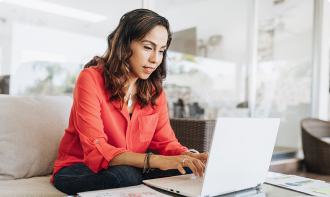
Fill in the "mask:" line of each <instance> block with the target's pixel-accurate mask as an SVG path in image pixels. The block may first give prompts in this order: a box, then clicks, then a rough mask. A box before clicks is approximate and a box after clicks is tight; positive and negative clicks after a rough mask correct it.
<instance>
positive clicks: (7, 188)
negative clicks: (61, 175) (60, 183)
mask: <svg viewBox="0 0 330 197" xmlns="http://www.w3.org/2000/svg"><path fill="white" fill-rule="evenodd" d="M51 177H52V176H51V175H48V176H43V177H32V178H28V179H19V180H0V197H4V196H6V197H22V196H24V197H38V196H39V197H63V196H66V194H64V193H62V192H60V191H59V190H57V189H56V188H55V187H54V186H53V183H51V182H50V181H49V179H50V178H51Z"/></svg>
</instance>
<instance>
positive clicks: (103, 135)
mask: <svg viewBox="0 0 330 197" xmlns="http://www.w3.org/2000/svg"><path fill="white" fill-rule="evenodd" d="M109 98H110V95H109V94H106V93H105V89H104V81H103V78H102V69H101V66H100V67H99V68H98V69H94V67H90V68H86V69H83V70H82V71H81V73H80V75H79V77H78V79H77V82H76V86H75V89H74V93H73V105H72V108H71V113H70V119H69V127H68V128H67V129H65V134H64V136H63V138H62V141H61V144H60V147H59V151H58V158H57V159H56V161H55V164H54V171H53V177H52V178H51V181H53V179H54V174H55V173H56V172H58V171H59V170H60V169H61V168H63V167H65V166H70V165H73V164H75V163H79V162H84V163H85V164H86V165H87V166H88V167H89V168H90V169H91V170H92V171H93V172H95V173H97V172H98V171H100V170H102V169H107V168H108V163H109V162H110V160H111V159H112V158H113V157H114V156H115V155H117V154H120V153H123V152H126V151H131V152H135V153H145V151H146V150H147V148H148V147H150V149H152V150H154V151H156V152H158V153H159V154H161V155H179V154H180V153H181V152H182V151H184V150H187V148H186V147H184V146H182V145H181V144H180V143H179V142H178V140H177V139H176V137H175V134H174V132H173V130H172V128H171V125H170V122H169V117H168V113H167V103H166V97H165V92H164V90H163V92H162V94H161V95H160V97H159V99H158V102H157V106H154V109H153V108H152V107H151V105H150V104H149V105H148V106H146V107H144V108H142V109H141V106H140V105H139V104H138V102H136V104H135V106H134V109H133V115H132V118H131V119H130V116H129V114H128V111H127V108H126V107H123V109H122V110H120V103H117V102H116V101H112V102H111V101H109Z"/></svg>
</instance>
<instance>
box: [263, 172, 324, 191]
mask: <svg viewBox="0 0 330 197" xmlns="http://www.w3.org/2000/svg"><path fill="white" fill-rule="evenodd" d="M266 182H267V183H269V184H273V185H277V186H280V187H285V188H288V189H292V190H295V191H299V192H303V193H305V194H311V195H313V196H325V194H323V193H322V194H321V193H315V192H314V191H315V190H321V189H324V188H328V187H330V184H329V183H326V182H324V181H320V180H314V179H308V178H305V177H300V176H295V175H283V176H281V177H267V180H266Z"/></svg>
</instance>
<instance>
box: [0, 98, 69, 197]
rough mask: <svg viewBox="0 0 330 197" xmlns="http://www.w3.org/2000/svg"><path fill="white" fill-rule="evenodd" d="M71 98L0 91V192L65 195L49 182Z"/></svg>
mask: <svg viewBox="0 0 330 197" xmlns="http://www.w3.org/2000/svg"><path fill="white" fill-rule="evenodd" d="M71 107H72V98H71V97H68V96H13V95H0V161H1V162H0V196H6V197H7V196H17V197H18V196H19V197H22V196H26V197H28V196H31V197H32V196H44V197H48V196H49V197H50V196H64V195H66V194H63V193H62V192H60V191H58V190H57V189H56V188H55V187H54V186H53V184H52V183H51V182H50V178H51V174H52V172H53V165H54V162H55V160H56V158H57V156H58V148H59V145H60V142H61V140H62V137H63V135H64V133H65V129H66V128H67V127H68V123H69V116H70V111H71Z"/></svg>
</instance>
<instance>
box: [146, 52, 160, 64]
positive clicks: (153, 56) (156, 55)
mask: <svg viewBox="0 0 330 197" xmlns="http://www.w3.org/2000/svg"><path fill="white" fill-rule="evenodd" d="M161 58H162V56H161V55H160V54H159V53H158V52H153V53H152V54H151V56H150V58H149V61H150V62H151V63H153V64H156V63H157V62H159V61H160V60H161Z"/></svg>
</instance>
